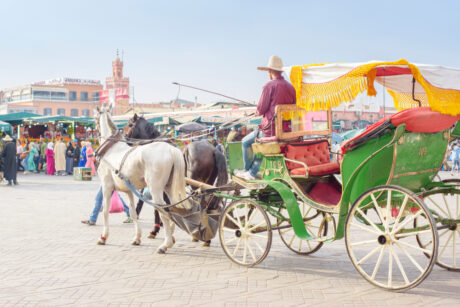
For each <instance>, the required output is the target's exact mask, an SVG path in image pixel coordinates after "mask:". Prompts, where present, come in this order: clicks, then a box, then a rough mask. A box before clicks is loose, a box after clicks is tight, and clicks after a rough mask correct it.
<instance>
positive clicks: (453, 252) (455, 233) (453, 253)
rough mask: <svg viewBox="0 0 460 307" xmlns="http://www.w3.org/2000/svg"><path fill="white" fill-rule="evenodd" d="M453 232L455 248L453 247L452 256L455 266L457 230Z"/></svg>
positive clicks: (455, 265)
mask: <svg viewBox="0 0 460 307" xmlns="http://www.w3.org/2000/svg"><path fill="white" fill-rule="evenodd" d="M453 234H454V243H453V247H454V248H453V251H452V258H453V260H454V267H457V261H456V259H455V236H456V235H457V232H456V231H454V232H453Z"/></svg>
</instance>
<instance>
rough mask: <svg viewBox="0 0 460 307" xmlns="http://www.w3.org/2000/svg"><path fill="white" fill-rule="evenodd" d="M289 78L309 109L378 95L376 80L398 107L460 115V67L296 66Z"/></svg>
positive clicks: (399, 64)
mask: <svg viewBox="0 0 460 307" xmlns="http://www.w3.org/2000/svg"><path fill="white" fill-rule="evenodd" d="M287 71H288V72H289V71H290V79H291V82H292V84H293V85H294V88H295V89H296V93H297V105H298V106H300V107H301V108H304V109H305V110H307V111H319V110H329V109H331V108H333V107H336V106H338V105H340V104H341V103H343V102H350V101H352V100H353V99H354V98H355V97H356V96H357V95H358V94H360V93H362V92H364V91H365V90H367V94H368V95H370V96H375V95H376V91H375V88H374V82H375V81H377V82H378V83H379V84H381V85H382V86H384V87H385V89H386V90H387V91H388V93H389V94H390V95H391V96H392V97H393V100H394V105H395V107H396V108H397V109H398V110H403V109H408V108H414V107H418V106H419V102H418V101H415V100H414V99H413V96H415V99H417V100H419V101H420V102H421V105H422V106H429V107H430V108H431V109H432V110H434V111H438V112H440V113H443V114H450V115H458V114H460V70H459V69H453V68H447V67H442V66H434V65H425V64H411V63H409V62H408V61H406V60H403V59H401V60H399V61H394V62H377V61H375V62H368V63H348V64H312V65H304V66H293V67H290V68H289V69H287Z"/></svg>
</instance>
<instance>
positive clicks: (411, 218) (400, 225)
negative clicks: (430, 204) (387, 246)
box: [390, 209, 423, 234]
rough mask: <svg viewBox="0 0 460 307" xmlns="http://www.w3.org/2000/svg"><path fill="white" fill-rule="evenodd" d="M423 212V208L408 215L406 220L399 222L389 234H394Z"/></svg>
mask: <svg viewBox="0 0 460 307" xmlns="http://www.w3.org/2000/svg"><path fill="white" fill-rule="evenodd" d="M422 213H423V210H421V209H420V210H418V211H417V213H415V214H414V215H412V216H411V217H409V218H408V219H407V220H405V221H404V222H402V224H399V225H398V227H396V228H394V227H393V230H392V231H391V233H390V234H394V233H397V232H398V231H400V230H401V229H402V228H403V227H404V226H406V225H407V224H409V223H410V222H412V221H413V220H414V219H415V218H417V217H418V216H419V215H420V214H422Z"/></svg>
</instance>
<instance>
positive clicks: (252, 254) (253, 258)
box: [246, 240, 257, 262]
mask: <svg viewBox="0 0 460 307" xmlns="http://www.w3.org/2000/svg"><path fill="white" fill-rule="evenodd" d="M249 241H250V240H246V243H247V245H248V250H249V254H250V255H251V258H252V260H253V261H254V262H256V261H257V258H256V256H255V255H254V252H253V251H252V247H251V244H250V243H249Z"/></svg>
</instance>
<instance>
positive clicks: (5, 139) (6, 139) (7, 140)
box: [3, 134, 13, 142]
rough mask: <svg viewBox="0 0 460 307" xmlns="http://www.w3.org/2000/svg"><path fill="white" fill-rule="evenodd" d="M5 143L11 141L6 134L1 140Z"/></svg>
mask: <svg viewBox="0 0 460 307" xmlns="http://www.w3.org/2000/svg"><path fill="white" fill-rule="evenodd" d="M3 140H4V141H5V142H11V141H12V140H13V139H12V138H11V136H9V135H8V134H7V135H6V136H5V137H4V138H3Z"/></svg>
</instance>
